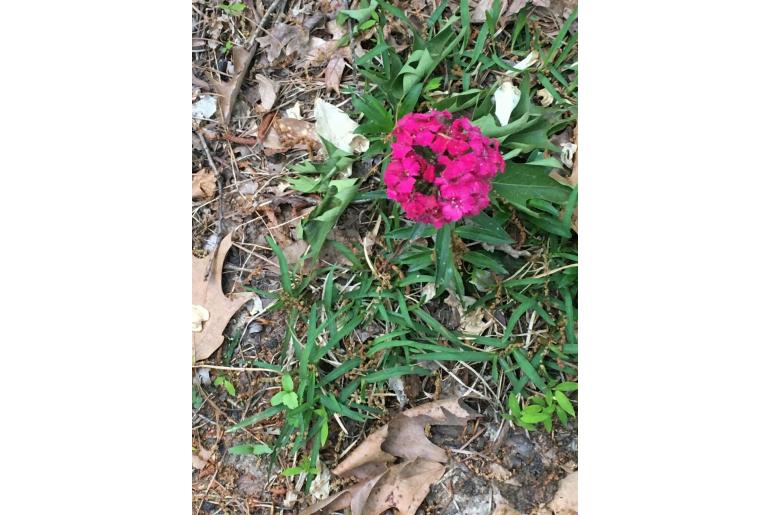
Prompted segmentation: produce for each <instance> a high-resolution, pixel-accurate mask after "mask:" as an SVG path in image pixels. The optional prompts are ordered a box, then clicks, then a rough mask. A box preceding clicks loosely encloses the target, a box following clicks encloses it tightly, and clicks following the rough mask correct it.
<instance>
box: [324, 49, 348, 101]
mask: <svg viewBox="0 0 770 515" xmlns="http://www.w3.org/2000/svg"><path fill="white" fill-rule="evenodd" d="M347 50H348V52H349V51H350V49H347ZM344 72H345V58H344V57H343V56H342V52H335V53H334V55H333V56H332V58H331V59H329V64H327V65H326V72H324V77H325V79H326V91H330V90H334V92H335V93H337V94H338V95H339V93H340V81H341V80H342V74H343V73H344Z"/></svg>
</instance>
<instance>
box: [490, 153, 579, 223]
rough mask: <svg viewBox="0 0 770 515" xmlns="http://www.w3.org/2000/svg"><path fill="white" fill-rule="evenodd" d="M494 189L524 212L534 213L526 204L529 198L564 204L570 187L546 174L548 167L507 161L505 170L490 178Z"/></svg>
mask: <svg viewBox="0 0 770 515" xmlns="http://www.w3.org/2000/svg"><path fill="white" fill-rule="evenodd" d="M492 185H493V189H494V191H495V192H496V193H497V194H498V195H500V196H501V197H503V198H504V199H505V200H507V201H508V202H510V203H511V204H513V205H514V206H515V207H516V208H519V209H521V210H523V211H525V212H529V213H531V214H536V213H534V212H532V210H531V209H530V208H529V207H528V206H527V202H528V201H529V200H530V199H541V200H547V201H549V202H554V203H557V204H564V203H565V202H567V199H568V198H569V194H570V191H571V189H570V188H568V187H567V186H564V185H562V184H559V183H558V182H556V181H555V180H553V179H552V178H551V177H549V176H548V169H547V168H543V167H541V166H532V165H525V164H519V163H507V164H506V166H505V172H503V173H502V174H499V175H497V176H496V177H495V178H494V179H492Z"/></svg>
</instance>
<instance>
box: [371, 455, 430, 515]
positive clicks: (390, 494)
mask: <svg viewBox="0 0 770 515" xmlns="http://www.w3.org/2000/svg"><path fill="white" fill-rule="evenodd" d="M444 469H445V467H444V465H442V464H441V463H436V462H435V461H430V460H425V459H422V458H417V459H416V460H410V461H405V462H403V463H399V464H398V465H394V466H392V467H390V469H388V471H387V472H386V473H385V474H384V475H383V476H382V477H381V478H380V479H379V480H378V481H377V484H376V485H375V486H374V488H372V491H371V493H370V494H369V496H368V498H367V499H366V503H365V504H364V507H363V510H362V513H366V514H370V513H371V514H378V515H379V514H380V513H382V512H383V511H385V510H387V509H390V508H395V509H397V510H398V513H399V514H400V515H414V513H415V512H416V511H417V508H419V506H420V503H422V501H423V499H425V496H427V495H428V491H429V490H430V487H431V485H432V484H433V483H435V482H436V481H438V480H439V479H441V476H443V475H444Z"/></svg>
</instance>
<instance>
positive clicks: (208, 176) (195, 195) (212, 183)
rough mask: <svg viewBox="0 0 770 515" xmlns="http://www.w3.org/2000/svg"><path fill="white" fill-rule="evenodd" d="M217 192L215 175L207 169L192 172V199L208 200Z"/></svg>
mask: <svg viewBox="0 0 770 515" xmlns="http://www.w3.org/2000/svg"><path fill="white" fill-rule="evenodd" d="M216 192H217V176H216V175H215V174H214V172H212V171H211V170H209V169H203V170H201V171H199V172H198V173H194V174H193V177H192V199H193V200H208V199H210V198H214V195H215V194H216Z"/></svg>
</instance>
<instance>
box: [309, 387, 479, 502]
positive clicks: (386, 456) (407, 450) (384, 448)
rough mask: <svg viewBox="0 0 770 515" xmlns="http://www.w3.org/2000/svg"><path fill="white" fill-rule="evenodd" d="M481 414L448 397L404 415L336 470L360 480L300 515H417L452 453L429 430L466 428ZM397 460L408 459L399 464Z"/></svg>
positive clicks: (371, 438)
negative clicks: (340, 513)
mask: <svg viewBox="0 0 770 515" xmlns="http://www.w3.org/2000/svg"><path fill="white" fill-rule="evenodd" d="M477 416H478V415H477V414H475V413H473V412H472V411H471V410H469V409H468V408H466V407H465V406H463V405H462V404H460V400H459V399H445V400H440V401H434V402H430V403H427V404H423V405H421V406H418V407H416V408H412V409H409V410H406V411H404V412H403V413H401V414H400V415H398V416H397V417H396V418H394V419H393V420H392V421H391V422H390V423H389V424H385V425H384V426H382V427H381V428H379V429H378V430H377V431H375V432H374V433H372V434H371V435H369V437H368V438H366V439H365V440H364V441H363V442H362V443H361V444H360V445H359V446H358V447H357V448H356V449H354V450H353V452H351V453H350V456H348V457H347V458H346V459H345V460H343V461H342V463H340V464H339V465H337V467H336V468H335V469H334V470H333V471H332V473H333V474H335V475H337V476H341V477H349V476H354V477H356V478H357V479H359V482H358V483H356V484H355V485H353V486H351V487H350V488H348V489H346V490H343V491H342V492H339V493H337V494H334V495H332V496H330V497H329V498H327V499H325V500H324V501H321V502H319V503H316V504H314V505H313V506H309V507H308V508H305V509H304V510H302V512H300V515H313V514H327V513H330V512H331V511H333V510H334V509H342V508H345V507H348V506H350V508H351V511H352V515H374V514H380V513H382V512H383V511H385V510H387V509H390V508H395V509H397V510H398V513H399V514H400V515H414V513H415V512H416V511H417V508H418V507H419V506H420V503H422V501H423V500H424V499H425V496H426V495H427V494H428V491H429V490H430V487H431V485H432V484H433V483H435V482H436V481H438V480H439V479H440V478H441V476H442V475H443V474H444V469H445V467H444V465H443V464H442V462H446V461H447V456H446V453H445V452H444V450H443V449H441V448H440V447H438V446H436V445H434V444H433V443H431V442H430V440H428V438H427V437H426V436H425V432H424V426H425V425H430V424H435V425H463V426H464V425H465V424H466V423H467V422H468V421H469V420H471V419H472V418H475V417H477ZM396 456H398V457H399V458H403V459H405V460H406V461H403V462H401V463H398V464H396V465H393V464H392V462H394V461H395V460H396Z"/></svg>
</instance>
